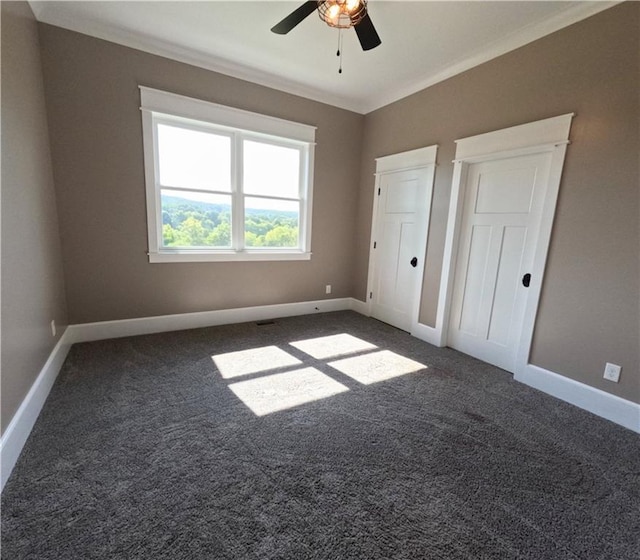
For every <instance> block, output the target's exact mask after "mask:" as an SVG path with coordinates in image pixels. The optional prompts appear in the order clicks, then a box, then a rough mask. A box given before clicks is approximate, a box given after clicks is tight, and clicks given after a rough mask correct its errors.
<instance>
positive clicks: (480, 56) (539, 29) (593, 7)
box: [361, 0, 623, 114]
mask: <svg viewBox="0 0 640 560" xmlns="http://www.w3.org/2000/svg"><path fill="white" fill-rule="evenodd" d="M622 1H623V0H612V1H608V0H596V1H593V2H575V3H574V4H573V5H571V6H570V7H569V8H567V9H566V10H564V11H563V12H560V13H559V14H556V15H555V16H553V17H551V18H549V19H546V20H544V21H541V22H537V23H533V24H531V25H528V26H527V27H524V28H522V29H520V30H518V31H515V32H513V33H511V34H509V35H507V36H506V37H503V38H501V39H498V40H496V41H494V42H492V43H490V44H488V45H486V46H485V48H484V49H482V50H480V51H478V52H476V53H474V54H473V55H472V56H469V57H466V58H463V59H461V60H459V61H457V62H455V63H453V64H451V65H448V66H447V67H445V68H442V69H441V70H440V71H438V72H436V73H435V74H431V75H429V76H425V77H423V78H421V79H419V80H417V81H411V82H408V83H405V84H404V85H401V86H398V87H396V88H395V89H394V90H393V91H388V92H383V93H380V94H377V95H376V94H374V95H372V96H370V97H369V98H368V99H366V100H364V102H363V105H362V107H361V110H362V112H363V113H364V114H367V113H370V112H372V111H375V110H377V109H380V108H382V107H384V106H386V105H389V104H391V103H394V102H396V101H399V100H400V99H404V98H405V97H408V96H410V95H413V94H414V93H418V92H419V91H422V90H424V89H427V88H428V87H431V86H433V85H435V84H437V83H439V82H443V81H445V80H447V79H449V78H452V77H453V76H456V75H457V74H461V73H462V72H466V71H467V70H470V69H471V68H474V67H476V66H479V65H480V64H483V63H484V62H488V61H489V60H492V59H494V58H497V57H499V56H502V55H503V54H506V53H508V52H511V51H514V50H516V49H518V48H520V47H523V46H525V45H527V44H529V43H532V42H533V41H537V40H538V39H541V38H542V37H545V36H546V35H550V34H551V33H555V32H556V31H559V30H560V29H563V28H565V27H568V26H569V25H573V24H574V23H578V22H579V21H582V20H583V19H586V18H588V17H591V16H593V15H596V14H598V13H600V12H602V11H604V10H606V9H608V8H612V7H613V6H615V5H617V4H620V3H622Z"/></svg>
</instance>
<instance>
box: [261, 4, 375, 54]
mask: <svg viewBox="0 0 640 560" xmlns="http://www.w3.org/2000/svg"><path fill="white" fill-rule="evenodd" d="M315 10H318V15H319V16H320V19H322V21H324V22H325V23H326V24H327V25H329V26H331V27H337V28H340V29H347V28H349V27H353V28H354V29H355V30H356V35H358V40H359V41H360V45H361V46H362V50H365V51H368V50H371V49H374V48H375V47H377V46H378V45H380V44H381V43H382V41H381V40H380V37H379V36H378V33H377V31H376V29H375V27H374V26H373V22H372V21H371V18H370V17H369V14H368V13H367V0H310V1H308V2H305V3H304V4H302V6H300V7H299V8H297V9H295V10H294V11H293V12H291V13H290V14H289V15H288V16H287V17H285V18H284V19H283V20H282V21H281V22H279V23H277V24H276V25H274V26H273V27H272V28H271V31H273V32H274V33H278V34H279V35H286V34H287V33H289V31H291V30H292V29H293V28H294V27H295V26H296V25H298V24H299V23H301V22H302V21H303V20H304V19H305V18H306V17H307V16H310V15H311V14H312V13H313V12H314V11H315Z"/></svg>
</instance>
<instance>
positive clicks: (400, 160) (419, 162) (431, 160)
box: [366, 145, 438, 336]
mask: <svg viewBox="0 0 640 560" xmlns="http://www.w3.org/2000/svg"><path fill="white" fill-rule="evenodd" d="M437 151H438V146H437V145H434V146H427V147H425V148H418V149H417V150H410V151H408V152H402V153H399V154H392V155H388V156H382V157H379V158H376V172H375V184H374V189H373V213H372V218H371V239H370V241H369V272H368V276H367V299H366V314H367V316H370V315H371V303H372V301H371V292H372V291H373V274H374V270H375V264H376V262H375V261H376V254H377V253H376V251H375V250H374V242H375V241H376V239H377V234H378V232H377V231H376V229H377V222H378V220H377V217H378V204H379V203H378V200H379V197H378V196H377V193H378V189H379V188H380V180H381V177H382V176H383V175H385V174H389V173H396V172H398V171H409V170H412V169H423V168H424V169H427V170H428V171H429V173H428V176H427V189H426V190H427V195H426V199H425V201H424V202H425V205H426V211H425V215H426V217H427V228H426V235H425V236H424V243H422V244H421V245H422V246H421V247H419V252H418V254H419V255H422V257H421V266H420V267H419V269H418V271H417V278H416V285H415V291H414V294H413V307H412V311H411V331H410V333H411V334H412V335H413V336H416V331H417V329H418V318H419V315H420V299H421V296H422V283H423V281H424V265H425V258H426V254H427V239H428V237H429V223H430V222H431V200H432V199H433V178H434V176H435V169H436V154H437Z"/></svg>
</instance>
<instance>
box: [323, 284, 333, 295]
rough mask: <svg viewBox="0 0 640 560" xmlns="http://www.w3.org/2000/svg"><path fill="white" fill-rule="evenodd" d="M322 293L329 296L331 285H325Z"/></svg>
mask: <svg viewBox="0 0 640 560" xmlns="http://www.w3.org/2000/svg"><path fill="white" fill-rule="evenodd" d="M324 293H325V294H330V293H331V284H327V285H326V286H325V287H324Z"/></svg>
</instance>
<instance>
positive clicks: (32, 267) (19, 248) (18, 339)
mask: <svg viewBox="0 0 640 560" xmlns="http://www.w3.org/2000/svg"><path fill="white" fill-rule="evenodd" d="M1 9H2V201H1V205H2V382H1V389H2V417H1V426H2V432H3V433H4V430H5V429H6V427H7V426H8V424H9V422H10V421H11V418H12V417H13V415H14V414H15V412H16V410H17V409H18V407H19V406H20V403H21V402H22V400H23V399H24V397H25V396H26V395H27V393H28V391H29V389H30V388H31V385H32V384H33V382H34V381H35V379H36V377H37V375H38V373H39V372H40V370H41V369H42V366H43V365H44V363H45V362H46V360H47V358H48V357H49V354H50V353H51V350H52V349H53V347H54V345H55V343H56V342H57V339H56V338H54V337H53V336H52V335H51V330H50V327H49V324H50V322H51V320H52V319H55V321H56V323H57V324H58V332H59V333H61V332H63V331H64V327H65V325H66V322H67V316H66V304H65V296H64V285H63V277H62V258H61V253H60V239H59V236H58V218H57V213H56V200H55V192H54V188H53V176H52V172H51V156H50V153H49V135H48V131H47V120H46V111H45V99H44V89H43V84H42V70H41V64H40V48H39V45H38V30H37V23H36V21H35V19H34V17H33V14H32V12H31V9H30V8H29V5H28V4H27V3H26V2H2V3H1ZM59 336H60V334H58V337H59Z"/></svg>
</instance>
